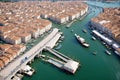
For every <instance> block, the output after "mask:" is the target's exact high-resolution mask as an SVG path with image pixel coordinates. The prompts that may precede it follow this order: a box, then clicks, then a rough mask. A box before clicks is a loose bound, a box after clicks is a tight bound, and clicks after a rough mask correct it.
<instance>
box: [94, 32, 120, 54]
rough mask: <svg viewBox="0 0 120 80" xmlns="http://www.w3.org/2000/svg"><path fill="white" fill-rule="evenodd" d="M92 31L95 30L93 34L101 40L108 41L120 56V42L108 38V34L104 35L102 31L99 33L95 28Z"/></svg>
mask: <svg viewBox="0 0 120 80" xmlns="http://www.w3.org/2000/svg"><path fill="white" fill-rule="evenodd" d="M92 32H93V34H95V35H96V36H97V37H99V38H100V39H101V40H103V41H104V42H105V43H107V44H108V45H109V46H111V47H112V48H113V49H114V50H115V51H114V52H115V53H116V54H117V55H119V56H120V51H119V49H120V45H119V44H117V43H116V42H114V41H113V40H111V39H109V38H107V37H106V36H104V35H102V34H101V33H99V32H98V31H96V30H93V31H92Z"/></svg>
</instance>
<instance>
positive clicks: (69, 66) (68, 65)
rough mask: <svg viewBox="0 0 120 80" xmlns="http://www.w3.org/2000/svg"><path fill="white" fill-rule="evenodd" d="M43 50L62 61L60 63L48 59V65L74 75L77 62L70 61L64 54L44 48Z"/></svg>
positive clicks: (56, 60) (77, 65)
mask: <svg viewBox="0 0 120 80" xmlns="http://www.w3.org/2000/svg"><path fill="white" fill-rule="evenodd" d="M45 50H47V51H49V52H50V53H52V54H53V55H55V56H56V57H58V58H60V59H61V60H63V61H60V60H58V59H54V58H51V57H50V59H48V62H49V63H51V64H53V65H55V66H56V67H58V68H61V69H63V70H66V71H68V72H70V73H72V74H74V73H75V72H76V70H77V68H78V67H79V62H76V61H74V60H72V59H71V58H69V57H67V56H66V55H64V54H62V53H60V52H58V51H56V50H54V49H52V48H49V47H46V48H45Z"/></svg>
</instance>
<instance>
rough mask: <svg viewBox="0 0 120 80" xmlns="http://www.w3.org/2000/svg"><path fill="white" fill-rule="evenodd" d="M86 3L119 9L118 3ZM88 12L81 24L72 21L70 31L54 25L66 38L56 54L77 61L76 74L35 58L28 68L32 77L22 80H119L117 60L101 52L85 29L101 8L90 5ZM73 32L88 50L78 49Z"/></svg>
mask: <svg viewBox="0 0 120 80" xmlns="http://www.w3.org/2000/svg"><path fill="white" fill-rule="evenodd" d="M88 3H89V4H92V5H96V6H100V7H120V3H118V2H116V3H115V2H114V3H101V2H88ZM90 10H91V12H90V13H89V14H88V15H87V16H86V17H85V18H84V19H83V20H82V21H80V20H78V21H76V22H74V23H73V24H72V25H71V27H70V28H66V25H56V24H54V25H53V26H54V27H58V28H60V29H61V31H62V32H63V34H64V36H65V39H64V41H63V42H62V43H61V44H62V47H61V49H60V50H59V51H60V52H62V53H63V54H65V55H67V56H69V57H71V58H72V59H74V60H77V61H79V62H80V64H81V67H80V68H79V69H78V71H77V72H76V73H75V74H74V75H72V74H68V73H65V72H63V71H62V70H60V69H58V68H56V67H54V66H53V65H51V64H49V63H45V62H43V61H42V60H41V59H35V61H34V62H33V63H32V64H31V65H30V66H32V68H34V69H35V71H36V72H35V74H34V75H32V76H31V77H29V76H25V77H24V78H23V80H120V57H118V56H117V55H116V54H115V53H113V52H112V51H111V53H112V55H111V56H109V55H107V54H106V53H105V52H104V51H105V50H106V49H107V48H106V47H105V46H104V45H103V44H102V43H101V41H99V40H96V41H93V40H92V39H91V37H92V35H91V34H90V33H91V31H90V30H89V28H88V22H89V21H90V19H91V18H92V17H95V16H97V15H98V14H99V13H100V12H101V11H102V8H98V7H95V6H94V7H93V6H90ZM83 29H86V30H87V33H84V32H83V31H82V30H83ZM71 30H73V32H71ZM75 33H76V34H79V35H80V36H81V37H83V38H85V40H86V41H87V42H88V43H89V44H90V47H89V48H85V47H83V46H81V45H80V44H79V43H78V41H77V40H76V39H75V36H74V34H75ZM93 52H97V54H96V55H93V54H92V53H93ZM43 54H44V53H43Z"/></svg>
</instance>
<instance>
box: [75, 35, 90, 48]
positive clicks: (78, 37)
mask: <svg viewBox="0 0 120 80" xmlns="http://www.w3.org/2000/svg"><path fill="white" fill-rule="evenodd" d="M75 37H76V38H77V40H78V41H79V42H80V43H81V44H82V45H83V46H85V47H89V46H90V45H89V44H88V43H87V42H86V41H85V39H84V38H82V37H80V36H79V35H77V34H75Z"/></svg>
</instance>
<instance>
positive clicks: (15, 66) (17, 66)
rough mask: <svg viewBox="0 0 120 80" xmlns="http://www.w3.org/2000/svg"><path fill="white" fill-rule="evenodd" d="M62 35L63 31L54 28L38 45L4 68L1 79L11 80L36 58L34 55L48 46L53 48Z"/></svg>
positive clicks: (0, 73)
mask: <svg viewBox="0 0 120 80" xmlns="http://www.w3.org/2000/svg"><path fill="white" fill-rule="evenodd" d="M60 36H61V33H60V32H59V29H57V28H54V29H53V31H52V32H51V33H50V34H49V35H48V36H46V37H45V38H44V39H43V40H42V41H41V42H39V43H38V44H37V45H36V46H34V47H33V48H31V49H30V50H29V51H27V52H26V53H24V54H23V55H21V56H19V57H17V58H15V60H13V61H12V62H11V63H9V65H7V66H6V67H5V68H3V69H2V70H1V71H0V80H11V77H13V76H14V75H15V74H16V73H17V72H18V71H19V70H21V69H22V68H23V67H24V66H26V64H27V63H28V62H29V61H31V60H32V59H34V57H35V56H36V55H37V54H39V53H40V52H41V51H42V50H43V49H44V48H45V47H46V46H49V47H50V48H53V47H54V45H55V43H56V42H57V40H58V39H59V38H60Z"/></svg>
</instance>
